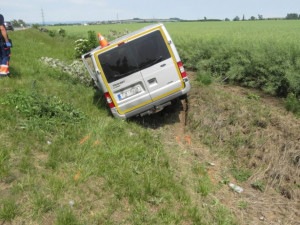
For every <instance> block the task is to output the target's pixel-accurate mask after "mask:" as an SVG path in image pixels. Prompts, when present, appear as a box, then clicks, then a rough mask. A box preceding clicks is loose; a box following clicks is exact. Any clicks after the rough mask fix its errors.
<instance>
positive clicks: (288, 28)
mask: <svg viewBox="0 0 300 225" xmlns="http://www.w3.org/2000/svg"><path fill="white" fill-rule="evenodd" d="M299 23H300V22H299V21H240V22H207V23H203V22H202V23H201V22H190V23H166V24H165V25H166V27H167V29H168V31H169V32H170V34H171V36H172V38H173V40H174V42H175V43H176V46H177V48H178V50H179V53H180V56H181V58H182V61H183V62H184V65H185V66H186V67H187V68H189V69H192V70H197V71H198V72H199V73H198V75H199V79H202V77H204V79H207V76H213V77H217V78H219V79H221V80H226V81H227V82H233V83H238V84H240V85H243V86H249V87H254V88H259V89H262V90H264V91H266V92H267V93H270V94H273V95H277V96H280V97H286V96H287V95H288V94H289V93H294V94H296V95H297V96H299V94H300V75H299V74H300V44H299V41H298V36H299V32H300V31H299V29H298V27H299ZM145 25H147V24H115V25H98V26H65V27H62V28H63V29H65V30H66V31H67V34H68V35H70V36H72V37H74V38H75V37H77V38H79V37H83V38H84V37H87V31H89V30H93V31H95V32H96V33H98V32H100V33H102V34H103V35H104V36H108V37H109V34H108V31H109V30H116V31H120V32H122V31H124V30H125V29H127V30H129V31H134V30H136V29H138V28H141V27H143V26H145ZM55 29H56V28H55ZM208 73H209V75H208Z"/></svg>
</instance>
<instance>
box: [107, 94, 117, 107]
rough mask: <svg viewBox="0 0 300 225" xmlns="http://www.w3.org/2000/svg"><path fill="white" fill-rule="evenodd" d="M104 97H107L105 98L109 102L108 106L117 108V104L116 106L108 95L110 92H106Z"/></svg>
mask: <svg viewBox="0 0 300 225" xmlns="http://www.w3.org/2000/svg"><path fill="white" fill-rule="evenodd" d="M104 96H105V98H106V101H107V104H108V106H109V108H115V104H114V102H113V101H112V99H111V97H110V95H109V93H108V92H105V93H104Z"/></svg>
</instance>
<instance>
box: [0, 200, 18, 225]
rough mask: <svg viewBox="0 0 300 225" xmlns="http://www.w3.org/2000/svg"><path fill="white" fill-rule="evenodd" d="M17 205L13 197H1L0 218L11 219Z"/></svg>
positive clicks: (15, 212)
mask: <svg viewBox="0 0 300 225" xmlns="http://www.w3.org/2000/svg"><path fill="white" fill-rule="evenodd" d="M17 210H18V209H17V205H16V201H15V200H14V199H13V198H7V199H3V200H2V201H1V202H0V219H1V220H3V221H12V220H13V219H14V218H15V217H16V215H17Z"/></svg>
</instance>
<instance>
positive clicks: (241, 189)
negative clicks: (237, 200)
mask: <svg viewBox="0 0 300 225" xmlns="http://www.w3.org/2000/svg"><path fill="white" fill-rule="evenodd" d="M229 187H231V188H232V190H234V191H235V192H237V193H242V192H243V191H244V189H243V188H242V187H240V186H237V185H235V184H232V183H230V184H229Z"/></svg>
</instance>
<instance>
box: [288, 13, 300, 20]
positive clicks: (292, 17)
mask: <svg viewBox="0 0 300 225" xmlns="http://www.w3.org/2000/svg"><path fill="white" fill-rule="evenodd" d="M285 18H286V19H287V20H297V19H299V15H298V14H297V13H288V14H287V16H286V17H285Z"/></svg>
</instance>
